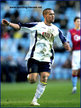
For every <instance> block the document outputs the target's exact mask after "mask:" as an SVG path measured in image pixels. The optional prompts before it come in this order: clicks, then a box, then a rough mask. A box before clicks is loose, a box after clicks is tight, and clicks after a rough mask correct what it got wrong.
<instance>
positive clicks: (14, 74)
mask: <svg viewBox="0 0 81 108" xmlns="http://www.w3.org/2000/svg"><path fill="white" fill-rule="evenodd" d="M23 6H24V7H26V8H23ZM34 6H37V7H38V8H34ZM12 7H14V8H12ZM19 7H20V8H19ZM30 7H32V8H30ZM45 8H52V9H54V11H55V22H54V24H55V25H57V26H58V27H59V28H60V29H61V30H62V31H63V33H64V35H65V36H66V34H67V31H68V29H70V28H72V27H73V19H74V17H75V16H80V2H79V1H46V0H39V1H26V0H25V1H14V2H13V1H6V0H4V1H1V20H2V19H7V20H8V21H10V22H13V23H19V22H22V23H26V22H40V21H42V20H43V16H42V10H43V9H45ZM57 40H58V41H59V39H57ZM29 44H30V38H29V34H27V33H24V32H22V31H16V30H15V29H12V28H11V27H6V26H3V25H2V24H1V73H2V74H1V75H2V77H1V78H2V81H12V82H14V81H21V79H22V81H24V80H26V74H27V70H26V62H25V60H24V57H25V55H26V53H27V52H28V49H29ZM59 44H60V43H59ZM54 47H55V52H56V54H55V64H54V66H52V67H53V69H52V74H51V75H50V77H49V78H50V79H51V78H52V79H54V78H56V79H60V78H63V79H68V78H70V77H71V55H70V54H69V53H68V52H66V51H65V50H64V49H63V47H62V46H61V45H58V44H57V43H55V46H54ZM59 60H60V63H59ZM65 64H66V65H65ZM68 68H69V71H68V70H67V69H68ZM62 69H64V70H62ZM60 72H61V73H60ZM63 72H64V74H63ZM20 73H21V74H20ZM68 73H69V74H68ZM53 74H54V75H53ZM62 74H63V75H64V76H63V75H62Z"/></svg>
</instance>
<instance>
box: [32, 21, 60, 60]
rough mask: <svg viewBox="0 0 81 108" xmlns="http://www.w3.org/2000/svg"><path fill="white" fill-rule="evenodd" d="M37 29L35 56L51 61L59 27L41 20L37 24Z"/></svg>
mask: <svg viewBox="0 0 81 108" xmlns="http://www.w3.org/2000/svg"><path fill="white" fill-rule="evenodd" d="M36 30H37V31H36V35H35V39H36V40H35V50H34V53H33V58H36V59H38V60H39V59H40V60H44V61H49V60H50V57H51V56H52V52H51V50H52V47H53V42H54V37H55V36H58V34H59V32H58V28H57V27H56V26H53V25H52V26H47V25H45V24H44V22H41V23H39V24H38V25H37V27H36Z"/></svg>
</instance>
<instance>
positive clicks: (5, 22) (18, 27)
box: [2, 19, 20, 30]
mask: <svg viewBox="0 0 81 108" xmlns="http://www.w3.org/2000/svg"><path fill="white" fill-rule="evenodd" d="M2 24H3V25H5V26H10V27H13V28H14V29H16V30H19V29H20V26H19V25H18V24H14V23H11V22H9V21H7V20H5V19H3V20H2Z"/></svg>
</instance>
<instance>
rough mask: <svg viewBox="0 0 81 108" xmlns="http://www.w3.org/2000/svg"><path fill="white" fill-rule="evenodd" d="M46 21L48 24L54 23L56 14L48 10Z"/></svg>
mask: <svg viewBox="0 0 81 108" xmlns="http://www.w3.org/2000/svg"><path fill="white" fill-rule="evenodd" d="M45 19H46V21H47V22H48V23H52V22H54V19H55V14H54V11H53V10H47V14H46V15H45Z"/></svg>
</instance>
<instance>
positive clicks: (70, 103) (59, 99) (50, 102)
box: [1, 80, 80, 108]
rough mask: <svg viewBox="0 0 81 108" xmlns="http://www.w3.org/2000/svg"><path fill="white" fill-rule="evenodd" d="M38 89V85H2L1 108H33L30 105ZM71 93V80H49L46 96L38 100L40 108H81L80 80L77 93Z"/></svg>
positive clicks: (25, 83)
mask: <svg viewBox="0 0 81 108" xmlns="http://www.w3.org/2000/svg"><path fill="white" fill-rule="evenodd" d="M36 87H37V83H36V84H29V83H28V82H23V83H1V108H2V107H8V108H9V107H22V108H23V107H32V106H30V103H31V101H32V98H33V96H34V94H35V91H36ZM71 91H72V83H71V80H58V81H57V80H49V81H48V84H47V87H46V90H45V92H44V94H43V95H42V96H41V98H40V99H39V100H38V102H39V103H40V104H41V105H40V107H62V108H63V107H74V108H76V107H78V108H80V80H78V83H77V93H76V94H72V92H71Z"/></svg>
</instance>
